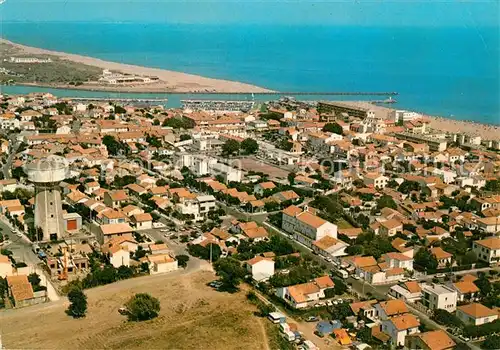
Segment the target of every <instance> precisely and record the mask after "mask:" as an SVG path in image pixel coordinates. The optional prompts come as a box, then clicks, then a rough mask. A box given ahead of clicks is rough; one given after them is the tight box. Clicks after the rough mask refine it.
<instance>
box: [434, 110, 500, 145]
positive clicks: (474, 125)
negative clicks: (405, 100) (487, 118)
mask: <svg viewBox="0 0 500 350" xmlns="http://www.w3.org/2000/svg"><path fill="white" fill-rule="evenodd" d="M425 117H426V118H427V119H429V120H430V125H429V127H430V128H431V129H434V130H437V131H441V132H449V133H453V134H459V133H461V134H466V135H478V136H481V138H482V139H483V140H500V125H492V124H483V123H479V122H473V121H466V120H457V119H451V118H445V117H438V116H425Z"/></svg>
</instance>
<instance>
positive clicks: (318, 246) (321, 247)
mask: <svg viewBox="0 0 500 350" xmlns="http://www.w3.org/2000/svg"><path fill="white" fill-rule="evenodd" d="M348 246H349V245H348V244H347V243H345V242H343V241H341V240H338V239H336V238H333V237H331V236H325V237H323V238H321V239H319V240H317V241H314V242H312V250H313V252H315V253H316V254H319V255H322V256H324V257H327V258H332V257H337V256H344V255H347V253H346V252H345V250H346V248H347V247H348Z"/></svg>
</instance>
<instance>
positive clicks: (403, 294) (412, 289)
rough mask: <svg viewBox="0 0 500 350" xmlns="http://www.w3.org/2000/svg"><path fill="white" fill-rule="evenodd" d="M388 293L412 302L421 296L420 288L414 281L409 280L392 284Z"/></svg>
mask: <svg viewBox="0 0 500 350" xmlns="http://www.w3.org/2000/svg"><path fill="white" fill-rule="evenodd" d="M389 294H390V295H392V296H393V297H395V298H397V299H401V300H403V301H404V302H406V303H414V302H416V301H418V300H420V299H421V298H422V288H420V286H419V284H418V283H417V282H416V281H410V282H406V283H402V284H396V285H394V286H392V287H391V288H390V289H389Z"/></svg>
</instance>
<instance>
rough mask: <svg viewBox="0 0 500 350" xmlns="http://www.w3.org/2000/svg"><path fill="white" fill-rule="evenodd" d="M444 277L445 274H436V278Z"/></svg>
mask: <svg viewBox="0 0 500 350" xmlns="http://www.w3.org/2000/svg"><path fill="white" fill-rule="evenodd" d="M445 277H446V275H445V274H444V273H438V274H437V275H436V278H445Z"/></svg>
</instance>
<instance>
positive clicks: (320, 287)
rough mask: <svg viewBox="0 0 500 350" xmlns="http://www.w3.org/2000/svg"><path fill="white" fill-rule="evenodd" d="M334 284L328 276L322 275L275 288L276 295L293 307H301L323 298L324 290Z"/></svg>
mask: <svg viewBox="0 0 500 350" xmlns="http://www.w3.org/2000/svg"><path fill="white" fill-rule="evenodd" d="M334 286H335V284H334V283H333V281H332V280H331V278H330V277H329V276H323V277H318V278H315V279H314V280H313V281H312V282H308V283H303V284H297V285H295V286H288V287H280V288H277V289H276V295H277V296H278V297H279V298H281V299H283V300H285V301H286V302H287V303H288V304H290V306H292V307H293V308H295V309H303V308H306V307H308V306H311V305H312V304H314V303H316V302H317V301H318V300H319V299H321V298H324V297H325V290H326V289H328V288H333V287H334Z"/></svg>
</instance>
